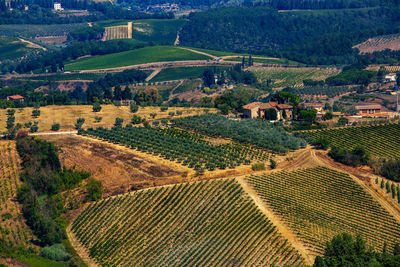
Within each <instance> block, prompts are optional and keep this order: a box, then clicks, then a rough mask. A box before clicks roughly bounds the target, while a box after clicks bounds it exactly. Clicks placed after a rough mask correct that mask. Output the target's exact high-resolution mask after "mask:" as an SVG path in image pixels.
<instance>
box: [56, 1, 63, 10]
mask: <svg viewBox="0 0 400 267" xmlns="http://www.w3.org/2000/svg"><path fill="white" fill-rule="evenodd" d="M54 10H55V11H63V10H64V8H62V7H61V3H58V2H54Z"/></svg>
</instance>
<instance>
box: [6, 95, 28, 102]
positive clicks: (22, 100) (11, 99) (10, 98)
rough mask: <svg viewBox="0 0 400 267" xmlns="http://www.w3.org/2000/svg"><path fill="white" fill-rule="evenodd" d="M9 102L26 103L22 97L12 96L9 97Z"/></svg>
mask: <svg viewBox="0 0 400 267" xmlns="http://www.w3.org/2000/svg"><path fill="white" fill-rule="evenodd" d="M7 101H14V102H24V97H23V96H22V95H10V96H7Z"/></svg>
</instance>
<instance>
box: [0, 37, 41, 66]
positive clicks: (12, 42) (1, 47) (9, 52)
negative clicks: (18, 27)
mask: <svg viewBox="0 0 400 267" xmlns="http://www.w3.org/2000/svg"><path fill="white" fill-rule="evenodd" d="M34 50H35V49H33V48H29V47H27V46H26V43H23V42H21V41H20V40H19V39H18V38H9V37H0V61H3V60H6V59H17V58H20V57H22V56H25V55H26V54H29V53H31V52H32V51H34Z"/></svg>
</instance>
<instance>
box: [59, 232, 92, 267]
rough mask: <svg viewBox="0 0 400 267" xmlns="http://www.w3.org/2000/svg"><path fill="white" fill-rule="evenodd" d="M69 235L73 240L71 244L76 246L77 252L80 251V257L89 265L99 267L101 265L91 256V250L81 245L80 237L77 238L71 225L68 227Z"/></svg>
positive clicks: (70, 239)
mask: <svg viewBox="0 0 400 267" xmlns="http://www.w3.org/2000/svg"><path fill="white" fill-rule="evenodd" d="M66 232H67V237H68V240H69V241H70V242H71V245H72V246H73V247H74V249H75V251H76V253H78V255H79V257H80V258H81V259H82V260H83V261H84V262H85V263H86V264H87V265H88V266H89V267H99V265H98V264H97V263H96V262H95V261H94V260H93V259H92V258H90V256H89V251H88V250H87V249H86V248H85V247H84V246H82V245H81V243H80V242H79V241H78V239H76V238H75V235H74V234H73V233H72V231H71V225H68V227H67V230H66Z"/></svg>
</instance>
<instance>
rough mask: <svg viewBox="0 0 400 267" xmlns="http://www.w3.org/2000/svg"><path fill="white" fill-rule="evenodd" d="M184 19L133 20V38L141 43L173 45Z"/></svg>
mask: <svg viewBox="0 0 400 267" xmlns="http://www.w3.org/2000/svg"><path fill="white" fill-rule="evenodd" d="M185 22H186V20H184V19H168V20H165V19H147V20H135V21H134V23H133V38H134V39H136V40H139V41H143V42H154V43H156V44H162V45H173V44H174V42H175V39H176V35H177V33H178V31H179V29H180V28H181V27H182V26H183V24H185Z"/></svg>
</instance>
